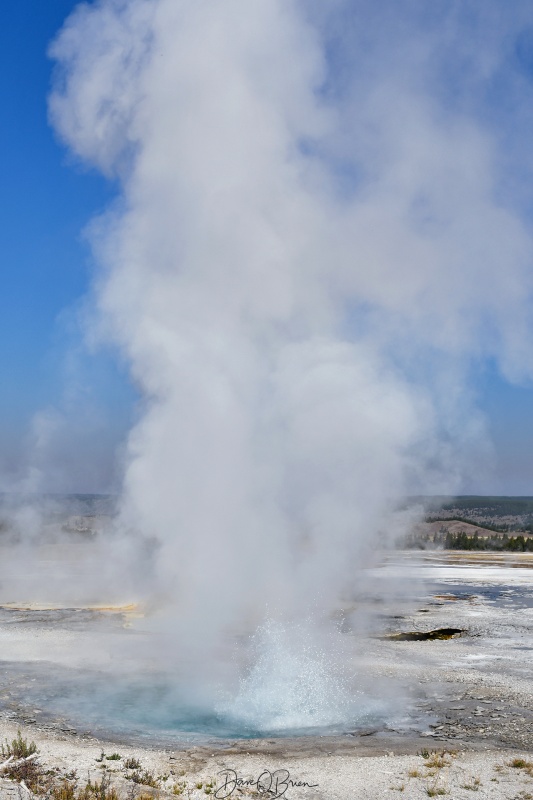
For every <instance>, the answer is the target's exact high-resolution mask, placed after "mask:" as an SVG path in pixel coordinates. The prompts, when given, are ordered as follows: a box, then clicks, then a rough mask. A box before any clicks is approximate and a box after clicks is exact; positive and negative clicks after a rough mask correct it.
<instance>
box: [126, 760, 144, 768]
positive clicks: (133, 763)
mask: <svg viewBox="0 0 533 800" xmlns="http://www.w3.org/2000/svg"><path fill="white" fill-rule="evenodd" d="M124 768H125V769H141V762H140V761H139V759H137V758H126V759H125V761H124Z"/></svg>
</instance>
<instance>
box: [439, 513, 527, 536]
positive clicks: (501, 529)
mask: <svg viewBox="0 0 533 800" xmlns="http://www.w3.org/2000/svg"><path fill="white" fill-rule="evenodd" d="M426 522H465V523H467V524H468V525H475V526H476V528H483V529H484V530H487V531H494V532H495V533H507V532H508V531H509V530H511V529H510V527H509V525H496V524H495V523H493V522H485V521H483V522H479V521H478V520H475V519H467V518H466V517H443V516H440V515H439V516H438V517H426ZM528 529H529V528H528ZM524 530H525V528H524Z"/></svg>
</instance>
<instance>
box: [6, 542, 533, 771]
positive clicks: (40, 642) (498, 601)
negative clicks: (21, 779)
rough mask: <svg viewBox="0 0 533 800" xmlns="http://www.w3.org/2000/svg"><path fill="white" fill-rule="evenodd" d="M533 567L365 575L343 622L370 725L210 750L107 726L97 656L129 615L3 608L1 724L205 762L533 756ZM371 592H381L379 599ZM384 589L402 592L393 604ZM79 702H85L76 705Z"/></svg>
mask: <svg viewBox="0 0 533 800" xmlns="http://www.w3.org/2000/svg"><path fill="white" fill-rule="evenodd" d="M532 567H533V556H532V555H530V554H519V555H512V556H507V557H503V556H501V555H491V554H485V553H483V554H477V555H474V556H472V555H471V554H468V553H465V554H462V553H444V552H433V553H428V552H425V553H399V554H392V555H391V556H389V557H388V558H387V559H386V560H385V561H384V563H383V564H382V565H381V566H380V567H377V568H376V569H375V570H374V571H373V574H372V575H370V578H371V579H372V585H373V586H374V589H375V597H374V599H373V600H369V599H368V597H359V598H358V597H357V596H355V595H354V598H352V600H351V601H350V603H347V604H346V607H345V608H344V609H343V611H342V614H341V617H342V629H343V632H344V635H345V636H346V637H347V640H349V641H350V643H351V645H352V652H353V657H354V665H357V666H356V669H357V672H358V674H359V675H361V676H366V677H365V678H363V677H362V678H361V681H362V683H361V686H362V691H363V692H364V693H365V694H367V695H368V696H371V695H372V691H374V694H375V695H376V696H377V697H379V701H380V703H381V706H380V708H379V709H378V711H377V712H376V714H375V715H374V716H372V714H370V715H367V717H364V718H360V719H358V720H357V721H356V723H355V724H354V725H353V726H350V725H349V724H347V725H346V726H345V728H344V729H343V730H342V731H337V732H334V733H332V732H331V731H328V730H322V731H317V732H316V735H313V736H302V737H297V738H293V737H290V736H288V737H287V736H285V737H283V738H278V737H276V736H275V735H271V736H269V737H268V738H267V737H263V738H259V739H257V738H256V739H245V740H243V739H239V738H238V735H237V734H235V733H233V735H232V736H231V738H224V737H223V736H222V737H220V736H219V737H216V738H215V737H212V736H211V737H210V736H206V735H205V734H204V735H203V736H199V735H197V733H195V732H194V730H192V731H191V730H190V731H189V733H188V734H183V733H181V734H180V735H176V733H175V732H174V734H173V735H172V734H169V733H168V731H163V730H159V731H158V730H154V729H151V728H150V719H149V717H148V721H147V720H146V719H144V720H139V718H138V717H135V714H133V716H132V715H131V714H130V715H129V716H128V714H127V713H125V714H124V716H123V719H118V718H115V720H114V723H113V722H112V721H111V720H112V719H113V713H111V712H112V711H113V708H114V706H113V702H114V698H115V697H116V693H117V692H116V689H117V686H118V684H117V683H116V681H117V680H118V679H117V677H116V676H117V674H120V673H117V672H116V670H112V671H109V666H110V662H109V658H110V657H109V651H108V649H107V648H106V647H105V643H106V642H107V641H109V642H111V641H115V640H116V638H117V637H119V638H120V637H125V638H126V639H127V638H128V636H131V635H135V634H132V633H131V630H130V628H128V625H129V624H130V618H131V614H132V609H116V610H115V611H110V610H105V611H104V610H101V609H96V608H93V609H87V608H52V607H48V608H46V607H35V606H28V605H26V606H25V605H23V604H18V605H13V604H11V605H9V604H6V605H3V606H0V654H1V660H0V715H1V717H2V718H3V719H4V720H5V721H10V722H13V723H14V724H22V725H23V726H24V727H26V726H28V727H29V728H30V729H35V730H36V731H37V730H41V731H43V732H46V731H48V732H50V733H56V734H58V735H60V736H66V737H76V738H79V739H82V738H86V739H87V740H90V739H91V738H92V737H94V736H98V737H99V739H100V740H109V741H113V742H119V743H130V744H135V743H138V744H142V745H143V746H145V747H146V746H149V747H154V748H156V747H161V746H164V747H169V746H172V747H173V748H178V749H179V748H181V749H183V750H187V749H188V748H189V749H190V748H191V746H193V745H194V752H195V758H196V759H200V760H201V759H202V758H203V755H204V754H205V753H207V751H211V750H213V749H214V748H215V749H217V748H220V749H222V750H223V751H224V752H225V753H226V754H231V753H238V752H240V753H243V752H244V753H249V752H253V753H262V754H265V755H267V754H270V755H275V756H276V757H283V758H288V757H290V755H291V753H292V754H295V753H298V755H299V756H305V754H306V753H314V754H316V753H323V754H328V753H333V752H334V753H336V754H342V753H343V752H349V753H351V754H353V753H354V752H358V753H361V754H377V753H388V752H395V753H416V752H417V751H420V749H421V748H424V747H444V746H446V747H451V746H454V747H459V748H463V747H467V748H472V749H474V750H484V749H491V750H512V749H517V750H520V751H521V752H530V751H533V681H532V679H533V659H532V651H533V569H532ZM405 585H408V586H409V587H410V590H409V596H405V595H406V593H405V590H404V588H403V587H404V586H405ZM380 586H381V587H383V588H384V587H388V589H389V590H388V591H383V592H381V591H380ZM391 586H398V587H399V588H398V590H397V591H394V592H392V593H391V591H390V587H391ZM400 587H401V588H400ZM387 596H388V598H389V599H388V600H386V601H383V600H382V598H383V597H387ZM363 611H364V612H365V613H364V614H363V617H364V619H365V620H367V622H366V625H365V628H364V630H362V628H361V624H360V620H361V615H362V612H363ZM442 628H453V629H459V630H462V631H464V633H462V634H461V635H460V636H457V637H453V638H450V639H430V640H427V641H401V640H395V639H392V638H388V635H389V634H397V633H409V632H422V633H423V632H428V631H434V630H437V629H442ZM91 641H93V643H94V646H93V649H92V650H91V648H90V643H91ZM102 643H103V644H104V646H103V645H102ZM88 644H89V646H88ZM80 654H81V656H80ZM354 668H355V667H354ZM365 680H366V683H365ZM131 686H132V687H133V690H132V693H131V696H130V697H129V698H128V697H126V699H125V700H124V704H123V707H124V708H125V707H126V706H128V704H129V707H130V709H135V708H136V704H138V699H139V692H140V691H142V689H141V688H140V686H139V684H137V685H136V684H135V682H133V683H131ZM376 686H377V687H378V689H376ZM155 691H157V689H156V690H155ZM161 691H163V689H161ZM84 694H85V696H86V698H87V702H82V701H80V696H81V695H84ZM122 696H123V697H124V695H122ZM150 702H151V701H150V699H149V700H148V702H147V703H146V705H147V706H149V705H150ZM383 708H386V709H390V713H383V711H382V709H383ZM115 716H116V715H115ZM118 716H120V714H119V715H118Z"/></svg>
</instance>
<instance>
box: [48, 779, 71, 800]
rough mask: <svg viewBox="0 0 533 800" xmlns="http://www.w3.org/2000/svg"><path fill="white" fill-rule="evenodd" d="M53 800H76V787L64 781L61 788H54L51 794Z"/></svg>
mask: <svg viewBox="0 0 533 800" xmlns="http://www.w3.org/2000/svg"><path fill="white" fill-rule="evenodd" d="M50 798H51V800H76V787H75V786H73V785H72V784H71V783H69V782H68V781H63V783H61V784H60V785H59V786H53V787H52V789H51V794H50Z"/></svg>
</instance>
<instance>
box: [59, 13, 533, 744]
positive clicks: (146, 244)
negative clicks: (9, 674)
mask: <svg viewBox="0 0 533 800" xmlns="http://www.w3.org/2000/svg"><path fill="white" fill-rule="evenodd" d="M386 5H387V8H388V9H389V11H390V15H391V24H392V21H393V20H394V19H395V18H396V10H398V9H400V10H401V8H402V5H403V4H399V6H397V5H395V4H394V3H392V4H390V3H389V4H386ZM345 6H346V7H345ZM352 6H354V8H352ZM359 6H361V8H363V7H364V8H365V9H366V14H367V22H368V25H369V30H366V31H362V30H359V28H360V27H361V25H360V21H359V17H358V15H357V13H356V11H357V10H358V9H359ZM356 7H357V8H356ZM350 8H351V9H352V13H353V14H354V15H355V16H354V20H355V21H354V23H353V26H350V25H348V26H346V27H345V30H344V34H343V35H344V36H345V37H347V39H346V40H345V39H343V35H341V34H340V33H339V28H344V26H343V24H342V20H344V19H345V15H346V14H349V12H350ZM359 10H361V9H359ZM400 10H398V13H400ZM343 15H344V16H343ZM411 23H412V20H411ZM411 23H409V24H411ZM413 24H414V23H413ZM379 25H381V22H379V24H378V21H377V20H376V19H375V17H374V16H373V13H372V12H370V11H369V8H368V7H367V5H366V4H361V3H355V4H350V3H347V4H343V3H342V2H341V3H335V4H333V6H332V8H331V13H330V15H329V16H326V17H325V16H323V11H322V12H321V11H319V10H318V9H317V8H315V7H314V4H308V3H304V2H300V1H299V0H253V1H252V0H198V1H196V0H195V2H191V1H190V0H128V2H125V1H123V0H99V2H95V3H93V4H91V5H88V4H83V5H81V6H79V7H78V8H77V9H76V10H75V11H74V13H73V14H72V15H71V16H70V17H69V19H68V20H67V21H66V23H65V25H64V27H63V29H62V31H61V32H60V33H59V35H58V37H57V39H56V40H55V42H54V44H53V46H52V48H51V54H52V56H53V58H54V59H55V60H56V62H57V67H56V81H55V88H54V91H53V93H52V96H51V99H50V111H51V118H52V121H53V124H54V126H55V128H56V130H57V131H58V133H59V134H60V135H61V137H62V138H63V140H64V141H65V142H66V143H67V145H68V146H69V147H70V149H71V150H72V152H73V153H74V154H76V155H77V156H78V157H79V158H80V159H81V160H83V161H84V162H87V163H89V164H91V165H94V166H95V167H96V168H98V169H99V170H101V171H102V172H103V173H104V174H105V175H107V176H109V177H110V178H112V179H114V180H115V181H116V182H117V185H118V186H119V187H120V188H119V193H118V196H117V199H116V201H115V202H114V203H113V205H112V206H111V207H110V208H109V210H108V211H107V212H106V213H105V214H104V215H103V216H102V217H100V218H99V219H97V220H96V221H94V223H93V224H92V227H91V237H92V242H93V246H94V253H95V258H96V261H97V263H98V264H99V268H98V273H97V276H96V280H95V303H96V306H97V308H98V311H99V323H98V335H100V336H104V337H107V338H108V339H110V340H112V341H113V342H115V343H116V344H117V345H118V347H119V348H120V350H121V352H122V353H123V355H124V356H125V358H126V359H127V361H128V363H129V364H130V366H131V374H132V376H133V380H134V381H135V382H136V384H137V385H138V387H139V389H140V391H141V393H142V395H143V397H144V398H145V401H144V411H143V413H142V416H141V418H140V420H139V422H138V423H137V424H136V426H135V427H134V429H133V430H132V431H131V434H130V437H129V443H128V448H127V463H126V467H125V474H124V486H123V494H122V500H121V509H120V514H119V518H118V522H117V526H118V531H119V532H118V533H117V535H123V536H124V537H129V538H130V539H131V541H134V542H139V553H140V554H141V556H140V557H139V559H138V561H137V562H135V560H134V559H130V560H129V562H128V563H127V564H125V565H121V566H117V572H119V571H120V570H121V569H123V570H124V571H129V572H131V571H133V570H137V572H136V574H137V575H138V581H139V586H141V584H142V586H143V587H144V588H143V591H147V592H148V595H149V597H150V599H151V602H152V606H153V608H154V609H156V610H157V613H154V616H153V625H154V627H156V628H157V627H159V628H160V630H162V631H164V632H165V636H164V639H163V642H164V644H162V645H161V646H160V649H159V650H157V648H156V651H155V656H156V657H157V659H159V663H161V664H165V665H166V666H170V667H172V665H174V664H176V665H179V670H180V675H181V678H180V680H182V681H184V682H185V684H186V685H188V686H190V687H191V691H193V692H194V691H195V692H196V693H197V694H198V695H202V693H203V695H204V696H205V697H208V696H209V692H210V691H211V690H210V688H209V687H212V686H216V685H218V683H219V682H221V683H222V684H224V685H225V686H226V685H228V684H229V685H232V686H233V691H234V696H237V701H236V705H235V707H234V711H235V713H237V714H240V715H241V717H242V718H246V717H247V716H248V717H250V718H252V717H253V719H254V724H257V721H258V720H260V719H261V715H262V714H264V728H265V730H266V729H268V730H272V729H284V728H287V727H291V726H292V725H293V723H294V726H295V727H298V724H299V723H298V722H297V720H300V722H301V720H302V716H303V718H305V717H306V713H305V708H308V709H309V713H308V715H307V717H308V718H307V722H308V723H309V727H312V726H313V725H317V724H318V725H320V724H324V725H329V724H337V723H338V722H339V718H340V717H342V714H343V713H344V714H346V715H348V716H349V715H352V716H353V713H354V712H353V709H351V708H350V704H349V703H348V704H346V703H345V695H344V692H345V687H344V684H343V680H342V677H341V676H340V675H337V676H336V677H335V676H334V675H332V674H331V669H332V667H331V665H332V663H333V661H334V659H333V657H332V655H331V653H330V651H329V646H325V645H324V644H323V643H324V641H325V640H327V636H328V635H329V634H328V633H327V632H326V633H324V630H326V631H327V629H328V625H329V626H330V627H333V625H332V623H330V622H329V620H330V616H331V612H332V611H333V610H334V609H335V608H336V607H337V604H338V602H339V598H340V597H341V596H342V594H343V592H346V591H350V587H352V586H354V585H356V584H357V582H358V581H359V580H360V579H359V577H358V570H359V569H360V568H361V567H362V566H364V564H365V563H367V561H368V558H369V553H370V552H371V549H372V545H373V543H374V542H375V541H376V538H377V537H378V536H380V537H382V539H383V537H385V540H387V537H389V538H390V537H391V536H394V535H396V534H399V533H401V532H402V530H403V528H404V527H405V525H406V524H407V523H408V522H409V521H410V518H409V516H405V515H402V514H401V513H399V512H398V511H397V508H398V502H397V501H398V498H399V497H401V496H403V495H405V494H406V493H417V494H418V493H423V492H427V493H443V492H445V491H453V488H454V487H455V486H456V482H457V480H458V479H459V477H460V474H461V470H462V469H463V468H464V466H465V464H467V460H466V456H465V453H466V452H467V451H468V452H469V453H474V452H478V453H479V452H480V449H482V433H483V431H482V428H483V426H482V423H481V422H480V421H479V419H478V418H477V417H476V415H475V414H471V413H470V412H471V409H469V408H468V405H469V404H468V401H467V400H466V399H465V396H466V395H465V392H464V385H465V382H464V375H465V373H466V368H467V366H468V362H469V360H470V359H472V358H477V357H479V356H480V354H487V353H492V354H493V355H495V356H496V357H497V358H499V359H500V361H501V364H502V365H503V368H504V369H506V370H507V371H508V372H509V373H512V372H513V371H516V369H517V366H518V365H519V364H520V365H521V366H523V362H524V353H525V352H526V350H525V348H524V347H523V346H522V345H523V343H524V342H525V341H526V339H528V340H529V339H530V332H529V331H530V327H529V322H530V321H529V319H528V318H527V312H526V308H527V300H528V296H529V295H530V292H531V283H530V278H529V277H528V276H527V273H526V270H525V267H526V262H527V259H528V258H529V255H528V253H529V248H530V245H531V242H530V239H529V235H528V234H527V233H526V231H525V229H524V227H523V226H522V224H521V222H520V220H519V219H518V217H517V216H516V215H513V214H512V213H511V212H510V211H509V210H507V209H505V208H503V206H502V205H501V204H498V203H497V202H496V200H495V199H494V198H495V183H496V181H497V175H496V168H495V166H494V164H495V159H494V153H493V149H492V147H491V140H490V136H489V135H488V133H487V132H484V131H482V130H481V129H480V127H479V126H478V125H477V124H476V122H475V120H474V119H473V118H472V119H470V120H466V119H465V118H464V117H462V116H461V115H460V114H459V111H457V114H456V115H455V116H454V114H453V113H451V114H450V117H449V121H448V123H447V125H446V126H444V125H441V124H440V123H439V113H438V109H439V106H438V102H439V101H438V99H437V97H433V94H432V92H431V86H430V85H429V83H428V85H425V84H424V81H423V80H422V78H421V77H420V75H421V71H422V74H423V69H422V68H423V59H424V58H426V59H429V58H430V53H431V48H429V50H428V51H427V52H426V51H424V53H425V55H424V53H422V52H421V51H419V50H417V51H416V52H415V51H414V50H413V49H412V48H410V45H411V40H410V35H411V34H409V25H408V24H407V23H406V25H407V27H406V28H405V29H402V30H403V33H402V34H401V35H400V37H399V39H398V41H397V42H396V43H395V46H394V47H392V48H391V47H390V46H389V45H390V42H389V41H388V40H387V41H384V39H383V37H382V36H381V35H378V31H379ZM419 33H420V32H419V31H418V32H417V31H416V30H415V28H413V36H414V35H418V34H419ZM363 34H364V35H363ZM424 35H425V36H426V37H429V39H428V41H429V40H430V37H431V30H430V29H428V30H426V31H425V34H424ZM461 35H462V34H461ZM365 36H368V38H365ZM402 36H403V38H402ZM450 36H452V39H453V27H452V29H451V32H450ZM350 37H351V39H350ZM385 38H386V37H385ZM346 41H348V45H347V44H346ZM369 41H370V42H373V44H371V45H369ZM452 50H453V48H452ZM384 54H386V55H387V59H388V60H387V61H386V62H385V61H382V59H383V56H384ZM417 59H418V60H417ZM421 62H422V67H421ZM399 64H401V66H402V69H398V68H397V66H398V65H399ZM429 74H430V73H429V72H428V81H429V80H430V77H429ZM503 258H504V259H505V269H503V264H502V259H503ZM528 358H529V357H528ZM476 442H477V443H478V444H476ZM476 448H477V450H476ZM147 542H148V543H149V542H152V543H154V546H153V547H151V548H150V547H147V546H146V543H147ZM147 553H150V558H148V559H147V558H146V554H147ZM117 580H118V581H120V578H119V577H117ZM309 618H311V619H312V620H313V622H312V623H305V624H304V623H303V620H308V619H309ZM267 620H271V622H269V623H268V622H267ZM299 620H300V621H302V622H300V625H301V626H303V627H304V628H305V629H306V631H307V633H306V634H305V635H306V636H307V635H309V636H310V637H311V640H312V642H313V643H312V644H309V646H308V647H309V649H307V651H305V652H302V649H301V648H300V654H301V657H300V660H299V661H298V658H297V655H296V652H297V650H296V651H294V652H292V653H291V652H288V651H287V649H286V648H285V645H284V641H283V636H282V635H281V634H279V633H277V634H276V635H272V631H276V630H277V631H280V630H282V629H283V626H285V625H288V626H289V630H290V629H291V626H298V624H299V623H298V621H299ZM265 623H266V624H267V626H268V625H270V626H274V627H271V628H270V630H271V635H270V638H269V637H265V635H264V633H263V634H260V637H261V636H262V639H261V643H262V644H261V647H259V653H258V655H257V657H256V658H255V661H254V660H253V659H252V662H251V663H248V664H246V663H244V662H245V660H246V659H244V660H243V661H242V663H241V662H239V660H238V659H237V660H235V661H233V662H232V660H231V657H229V658H228V653H227V649H228V642H229V641H231V637H234V636H235V637H238V636H242V635H249V634H250V633H252V632H253V631H255V630H257V629H262V630H263V631H264V630H265V629H264V628H262V627H261V626H263V625H264V624H265ZM278 625H279V626H281V627H279V628H276V626H278ZM317 631H320V632H321V633H320V634H318V633H316V632H317ZM331 635H332V636H335V633H334V631H333V632H331ZM323 637H325V639H324V638H323ZM267 644H268V645H269V646H270V648H271V649H270V650H269V651H268V652H266V651H265V648H266V647H267ZM151 646H153V644H151ZM321 648H322V649H321ZM230 649H231V648H230ZM252 650H253V648H252ZM267 650H268V648H267ZM304 650H305V648H304ZM328 665H329V666H330V669H328ZM241 670H244V677H241V678H240V683H239V681H235V680H234V681H233V683H232V679H231V675H233V676H235V674H237V675H239V674H240V673H241ZM228 675H230V677H229V678H228ZM302 682H303V683H304V684H305V686H304V685H302ZM206 702H207V704H209V703H211V704H212V707H213V708H216V707H217V703H220V698H219V697H218V699H217V698H216V697H215V694H213V698H212V699H209V700H208V701H206ZM341 707H342V709H343V710H342V711H341V710H340V709H341ZM295 721H296V722H295Z"/></svg>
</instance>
